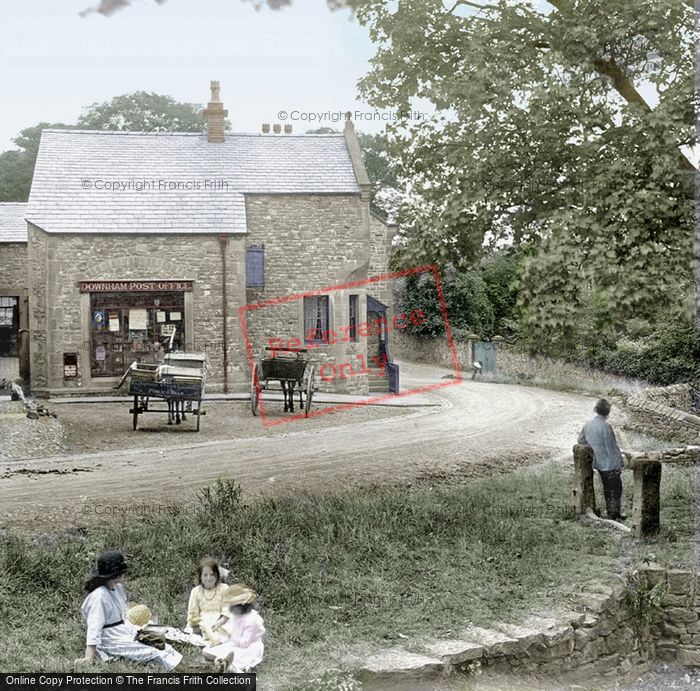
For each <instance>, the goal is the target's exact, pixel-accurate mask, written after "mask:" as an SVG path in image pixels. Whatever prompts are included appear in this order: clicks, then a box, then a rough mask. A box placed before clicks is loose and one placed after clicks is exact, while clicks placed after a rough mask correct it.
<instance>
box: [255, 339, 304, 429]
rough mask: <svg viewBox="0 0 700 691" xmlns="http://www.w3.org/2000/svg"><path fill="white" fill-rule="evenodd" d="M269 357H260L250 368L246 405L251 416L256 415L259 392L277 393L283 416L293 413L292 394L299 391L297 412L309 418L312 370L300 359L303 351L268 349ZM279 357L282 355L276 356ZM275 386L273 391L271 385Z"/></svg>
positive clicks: (258, 404) (302, 357) (298, 349)
mask: <svg viewBox="0 0 700 691" xmlns="http://www.w3.org/2000/svg"><path fill="white" fill-rule="evenodd" d="M265 350H268V351H272V355H271V356H269V357H260V358H258V360H257V362H256V363H255V367H254V368H253V376H252V380H251V385H250V403H251V408H252V410H253V415H257V414H258V408H259V407H260V397H261V396H262V392H263V391H281V392H282V395H283V397H284V412H285V413H286V412H290V413H293V412H294V392H295V390H298V391H299V409H300V410H303V411H304V414H305V416H306V417H308V416H309V410H310V409H311V401H312V399H313V396H314V393H315V392H316V390H317V388H318V387H317V386H316V379H315V376H314V375H315V367H314V365H313V363H311V362H310V361H309V360H307V359H306V358H305V357H304V355H303V354H304V353H306V352H307V350H306V348H272V347H267V348H266V349H265ZM280 353H282V354H280ZM274 381H276V382H279V388H273V386H271V382H274Z"/></svg>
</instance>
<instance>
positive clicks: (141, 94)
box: [78, 91, 204, 132]
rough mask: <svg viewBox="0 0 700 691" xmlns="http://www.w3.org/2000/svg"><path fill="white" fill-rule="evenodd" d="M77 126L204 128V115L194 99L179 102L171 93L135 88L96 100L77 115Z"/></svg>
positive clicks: (165, 129) (149, 129) (159, 129)
mask: <svg viewBox="0 0 700 691" xmlns="http://www.w3.org/2000/svg"><path fill="white" fill-rule="evenodd" d="M78 127H80V128H82V129H88V130H127V131H132V132H201V131H203V129H204V116H203V115H202V109H201V107H200V106H198V105H196V104H194V103H178V102H177V101H176V100H175V99H174V98H172V97H171V96H161V95H159V94H154V93H150V94H149V93H147V92H146V91H136V92H134V93H133V94H124V95H122V96H115V97H114V98H113V99H112V100H110V101H106V102H105V103H93V104H92V105H91V106H89V107H88V108H87V109H86V111H85V112H84V113H83V114H82V115H81V116H80V117H79V118H78Z"/></svg>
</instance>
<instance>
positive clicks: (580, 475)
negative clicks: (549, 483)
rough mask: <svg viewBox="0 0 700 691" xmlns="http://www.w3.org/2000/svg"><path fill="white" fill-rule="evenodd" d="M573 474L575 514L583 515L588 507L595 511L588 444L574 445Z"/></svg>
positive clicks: (591, 466)
mask: <svg viewBox="0 0 700 691" xmlns="http://www.w3.org/2000/svg"><path fill="white" fill-rule="evenodd" d="M574 474H575V475H574V489H573V499H574V509H575V510H576V515H577V516H584V515H585V514H586V511H587V510H588V509H589V508H590V509H593V511H595V490H594V488H593V450H592V449H591V447H590V446H585V445H583V444H576V445H575V446H574Z"/></svg>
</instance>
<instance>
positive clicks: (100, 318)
mask: <svg viewBox="0 0 700 691" xmlns="http://www.w3.org/2000/svg"><path fill="white" fill-rule="evenodd" d="M92 325H93V327H94V328H96V329H102V328H103V327H104V325H105V312H104V310H94V311H93V313H92Z"/></svg>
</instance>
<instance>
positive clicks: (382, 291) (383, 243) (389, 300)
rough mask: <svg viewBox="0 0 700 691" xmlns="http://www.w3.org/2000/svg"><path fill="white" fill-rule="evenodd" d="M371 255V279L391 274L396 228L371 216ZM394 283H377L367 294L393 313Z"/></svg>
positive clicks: (372, 284) (372, 285)
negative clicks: (392, 244)
mask: <svg viewBox="0 0 700 691" xmlns="http://www.w3.org/2000/svg"><path fill="white" fill-rule="evenodd" d="M369 228H370V255H369V277H370V278H372V277H373V276H382V275H384V274H387V273H389V269H388V266H389V256H390V254H391V241H392V238H393V235H394V231H395V228H396V227H395V226H393V225H387V224H386V223H384V221H382V220H381V219H380V218H379V217H378V216H375V215H374V214H371V215H370V223H369ZM392 283H393V281H377V282H376V283H370V284H369V285H368V286H367V292H368V293H369V294H370V295H371V296H372V297H373V298H376V299H377V300H379V302H383V303H384V304H385V305H386V306H387V307H388V308H389V309H388V312H389V314H391V313H392V310H393V304H394V297H393V294H394V291H393V285H392Z"/></svg>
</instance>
